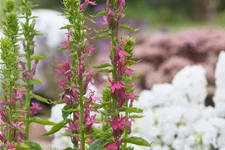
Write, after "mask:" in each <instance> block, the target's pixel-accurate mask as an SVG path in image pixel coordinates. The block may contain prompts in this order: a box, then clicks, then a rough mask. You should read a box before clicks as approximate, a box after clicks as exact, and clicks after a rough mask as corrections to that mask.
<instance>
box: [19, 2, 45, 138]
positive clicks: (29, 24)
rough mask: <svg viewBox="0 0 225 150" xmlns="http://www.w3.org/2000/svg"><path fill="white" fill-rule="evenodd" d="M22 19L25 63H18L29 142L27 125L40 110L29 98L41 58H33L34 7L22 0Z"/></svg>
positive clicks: (36, 80)
mask: <svg viewBox="0 0 225 150" xmlns="http://www.w3.org/2000/svg"><path fill="white" fill-rule="evenodd" d="M21 7H22V9H21V12H22V17H21V18H23V19H24V20H25V21H24V22H22V23H21V26H22V33H21V34H22V36H23V49H24V51H25V56H24V57H25V60H26V61H25V62H22V61H21V62H20V65H21V69H22V70H23V74H22V78H23V81H24V82H25V84H26V94H25V96H26V100H25V113H26V115H25V116H26V117H25V135H26V140H29V125H30V123H31V116H32V115H31V114H33V112H36V111H37V110H40V109H41V108H40V107H37V104H32V107H30V106H31V96H32V89H33V84H37V83H38V84H39V83H40V81H39V80H38V79H34V75H35V70H36V67H37V64H38V61H39V60H41V59H43V57H41V56H33V54H34V47H35V41H34V37H35V36H38V35H39V34H38V32H37V31H36V30H35V29H34V27H35V20H34V18H35V17H33V16H32V8H33V7H34V5H33V4H32V3H31V2H30V1H28V0H23V1H22V5H21Z"/></svg>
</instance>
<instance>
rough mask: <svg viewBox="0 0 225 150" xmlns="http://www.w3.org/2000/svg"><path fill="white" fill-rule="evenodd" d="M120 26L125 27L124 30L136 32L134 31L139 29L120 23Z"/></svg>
mask: <svg viewBox="0 0 225 150" xmlns="http://www.w3.org/2000/svg"><path fill="white" fill-rule="evenodd" d="M120 28H123V29H126V30H130V31H133V32H136V31H138V30H139V29H134V28H132V27H130V26H128V25H125V24H121V25H120Z"/></svg>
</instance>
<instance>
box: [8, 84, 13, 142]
mask: <svg viewBox="0 0 225 150" xmlns="http://www.w3.org/2000/svg"><path fill="white" fill-rule="evenodd" d="M9 99H10V104H9V120H10V121H12V116H13V110H12V105H13V101H12V99H13V84H12V82H11V81H10V87H9ZM8 127H9V131H8V141H9V142H11V140H12V127H11V126H8Z"/></svg>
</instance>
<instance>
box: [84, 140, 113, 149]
mask: <svg viewBox="0 0 225 150" xmlns="http://www.w3.org/2000/svg"><path fill="white" fill-rule="evenodd" d="M110 142H112V141H111V140H108V139H104V138H100V139H98V140H96V141H94V142H93V143H92V144H91V145H90V147H89V149H88V150H101V149H103V147H104V146H105V145H106V144H108V143H110Z"/></svg>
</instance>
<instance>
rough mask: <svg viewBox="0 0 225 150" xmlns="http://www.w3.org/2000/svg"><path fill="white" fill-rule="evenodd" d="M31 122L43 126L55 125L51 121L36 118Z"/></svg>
mask: <svg viewBox="0 0 225 150" xmlns="http://www.w3.org/2000/svg"><path fill="white" fill-rule="evenodd" d="M31 121H32V122H35V123H38V124H43V125H55V123H54V122H52V121H49V120H44V119H41V118H38V117H34V118H32V120H31Z"/></svg>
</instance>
